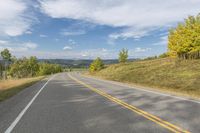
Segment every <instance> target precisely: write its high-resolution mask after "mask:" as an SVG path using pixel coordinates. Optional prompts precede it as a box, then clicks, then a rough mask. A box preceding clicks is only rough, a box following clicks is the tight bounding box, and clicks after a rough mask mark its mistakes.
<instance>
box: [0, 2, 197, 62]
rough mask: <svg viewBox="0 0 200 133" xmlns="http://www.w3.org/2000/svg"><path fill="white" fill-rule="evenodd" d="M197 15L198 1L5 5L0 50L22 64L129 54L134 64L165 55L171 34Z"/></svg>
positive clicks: (0, 6) (1, 5)
mask: <svg viewBox="0 0 200 133" xmlns="http://www.w3.org/2000/svg"><path fill="white" fill-rule="evenodd" d="M177 6H178V7H177ZM133 9H134V10H133ZM199 9H200V1H198V0H191V1H185V0H179V1H174V0H169V1H166V2H165V1H161V0H149V1H146V0H140V1H138V0H110V1H106V0H103V1H97V0H84V1H81V0H77V1H74V0H54V1H52V0H29V1H26V0H6V1H4V2H1V3H0V12H3V13H1V14H0V50H3V49H5V48H8V49H9V50H10V51H11V53H12V54H13V55H15V56H16V57H18V58H20V57H24V56H27V57H29V56H36V57H37V58H38V59H94V58H96V57H100V58H102V59H117V57H118V52H119V51H120V50H121V49H122V48H126V49H128V50H129V58H130V59H135V58H140V59H142V58H145V57H149V56H156V55H160V54H162V53H164V52H166V51H167V37H168V31H169V29H171V28H174V27H175V26H176V25H177V24H178V23H180V22H183V21H184V19H185V18H187V17H188V16H189V15H197V14H198V13H200V10H199Z"/></svg>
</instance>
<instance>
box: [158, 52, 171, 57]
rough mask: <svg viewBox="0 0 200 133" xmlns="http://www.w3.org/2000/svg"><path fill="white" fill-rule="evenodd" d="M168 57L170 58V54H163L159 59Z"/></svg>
mask: <svg viewBox="0 0 200 133" xmlns="http://www.w3.org/2000/svg"><path fill="white" fill-rule="evenodd" d="M166 57H169V55H168V53H163V54H161V55H159V58H166Z"/></svg>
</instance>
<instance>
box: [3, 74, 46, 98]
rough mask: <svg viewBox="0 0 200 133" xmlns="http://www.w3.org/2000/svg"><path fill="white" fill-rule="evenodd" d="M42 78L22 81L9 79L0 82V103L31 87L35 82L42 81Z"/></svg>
mask: <svg viewBox="0 0 200 133" xmlns="http://www.w3.org/2000/svg"><path fill="white" fill-rule="evenodd" d="M43 78H44V76H40V77H34V78H24V79H9V80H2V81H0V101H3V100H5V99H7V98H9V97H11V96H13V95H15V94H16V93H18V92H19V91H21V90H22V89H24V88H26V87H28V86H31V85H32V84H34V83H36V82H37V81H39V80H41V79H43Z"/></svg>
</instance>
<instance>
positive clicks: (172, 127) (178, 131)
mask: <svg viewBox="0 0 200 133" xmlns="http://www.w3.org/2000/svg"><path fill="white" fill-rule="evenodd" d="M68 76H69V77H70V78H71V79H73V80H74V81H76V82H77V83H79V84H81V85H83V86H85V87H87V88H89V89H90V90H92V91H94V92H96V93H98V94H99V95H101V96H104V97H106V98H107V99H109V100H111V101H113V102H115V103H117V104H119V105H121V106H123V107H125V108H126V109H129V110H131V111H133V112H135V113H137V114H139V115H141V116H143V117H145V118H146V119H148V120H150V121H153V122H155V123H156V124H159V125H160V126H162V127H164V128H166V129H168V130H170V131H172V132H174V133H189V131H187V130H184V129H182V128H180V127H178V126H176V125H174V124H172V123H170V122H167V121H165V120H162V119H161V118H159V117H157V116H154V115H152V114H150V113H148V112H146V111H143V110H141V109H139V108H137V107H135V106H133V105H130V104H128V103H126V102H124V101H122V100H120V99H118V98H116V97H113V96H111V95H109V94H107V93H105V92H103V91H101V90H99V89H96V88H94V87H92V86H90V85H88V84H86V83H84V82H83V81H80V80H78V79H77V78H75V77H73V76H72V75H71V74H68Z"/></svg>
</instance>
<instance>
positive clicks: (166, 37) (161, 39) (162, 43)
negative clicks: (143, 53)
mask: <svg viewBox="0 0 200 133" xmlns="http://www.w3.org/2000/svg"><path fill="white" fill-rule="evenodd" d="M167 42H168V36H162V37H160V41H159V42H157V43H154V44H153V45H155V46H159V45H165V46H166V45H167Z"/></svg>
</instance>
